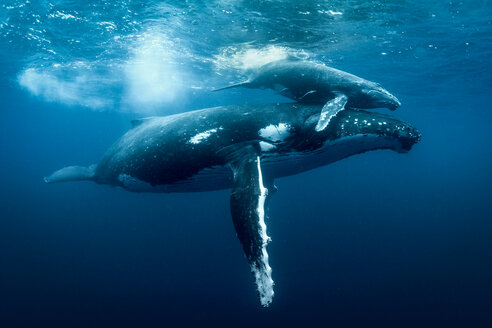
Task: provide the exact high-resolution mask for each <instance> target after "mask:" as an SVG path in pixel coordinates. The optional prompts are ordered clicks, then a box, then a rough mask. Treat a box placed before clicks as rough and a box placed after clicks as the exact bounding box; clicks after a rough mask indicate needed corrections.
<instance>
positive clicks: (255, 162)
mask: <svg viewBox="0 0 492 328" xmlns="http://www.w3.org/2000/svg"><path fill="white" fill-rule="evenodd" d="M246 147H247V148H248V149H242V150H241V152H240V153H241V156H235V158H234V159H233V160H232V161H231V162H229V165H230V167H231V168H232V171H233V174H234V186H233V189H232V194H231V214H232V220H233V222H234V227H235V228H236V233H237V236H238V238H239V241H240V242H241V245H242V246H243V250H244V253H245V255H246V258H247V260H248V263H249V266H250V268H251V271H252V273H253V275H254V277H255V282H256V286H257V289H258V294H259V297H260V302H261V304H262V305H263V306H268V305H270V303H271V302H272V298H273V294H274V293H273V280H272V276H271V271H272V270H271V268H270V265H269V264H268V253H267V251H266V246H267V244H268V242H269V241H270V238H269V237H268V236H267V234H266V225H265V202H266V201H267V198H268V189H266V188H265V186H264V185H263V176H262V172H261V163H260V157H259V155H258V152H257V151H256V150H255V148H254V147H253V146H251V145H248V146H246Z"/></svg>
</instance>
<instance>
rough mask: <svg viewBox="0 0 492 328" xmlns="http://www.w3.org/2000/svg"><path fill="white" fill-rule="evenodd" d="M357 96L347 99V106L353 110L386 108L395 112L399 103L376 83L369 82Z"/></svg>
mask: <svg viewBox="0 0 492 328" xmlns="http://www.w3.org/2000/svg"><path fill="white" fill-rule="evenodd" d="M357 93H358V94H357V95H354V96H353V97H352V98H351V99H350V98H349V104H348V105H349V106H350V107H353V108H388V109H390V110H396V109H397V108H398V107H400V106H401V102H400V101H399V100H398V98H396V97H395V96H393V95H392V94H391V93H389V92H388V90H386V89H385V88H383V87H382V86H381V85H379V84H378V83H374V82H369V81H367V84H366V85H365V86H364V87H363V88H361V89H360V90H358V92H357Z"/></svg>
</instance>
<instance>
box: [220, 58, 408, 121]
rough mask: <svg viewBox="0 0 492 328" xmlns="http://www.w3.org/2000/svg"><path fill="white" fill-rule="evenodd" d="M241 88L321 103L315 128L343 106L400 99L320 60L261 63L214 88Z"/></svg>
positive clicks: (395, 103) (392, 103) (391, 105)
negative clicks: (242, 77) (235, 80)
mask: <svg viewBox="0 0 492 328" xmlns="http://www.w3.org/2000/svg"><path fill="white" fill-rule="evenodd" d="M237 87H245V88H261V89H265V88H270V89H274V90H276V91H277V92H278V93H280V94H281V95H283V96H285V97H287V98H290V99H293V100H295V101H297V102H299V103H305V104H321V105H324V107H323V108H322V113H323V115H321V117H320V121H319V123H318V125H317V127H316V129H317V130H322V129H324V128H325V127H326V126H327V125H328V124H329V122H330V120H331V119H332V118H333V117H334V116H335V115H336V114H337V113H338V112H339V111H341V110H342V109H344V108H359V109H369V108H381V107H384V108H388V109H390V110H395V109H397V108H398V107H399V106H400V105H401V103H400V101H399V100H398V99H397V98H396V97H395V96H393V95H392V94H391V93H389V92H388V91H387V90H386V89H384V88H383V87H382V86H381V85H379V84H378V83H375V82H372V81H368V80H365V79H363V78H360V77H358V76H355V75H353V74H350V73H347V72H344V71H341V70H338V69H335V68H332V67H328V66H326V65H324V64H322V63H318V62H314V61H305V60H294V59H283V60H278V61H274V62H271V63H268V64H265V65H263V66H261V67H260V68H259V69H258V70H257V71H256V72H254V73H253V75H252V76H251V78H250V79H249V80H247V81H245V82H241V83H238V84H234V85H231V86H227V87H224V88H220V89H216V90H214V91H219V90H224V89H230V88H237Z"/></svg>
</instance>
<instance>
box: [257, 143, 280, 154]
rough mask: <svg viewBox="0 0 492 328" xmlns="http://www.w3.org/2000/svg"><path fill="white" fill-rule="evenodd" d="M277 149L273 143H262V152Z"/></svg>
mask: <svg viewBox="0 0 492 328" xmlns="http://www.w3.org/2000/svg"><path fill="white" fill-rule="evenodd" d="M275 148H277V147H276V146H275V145H272V144H271V143H268V142H265V141H260V149H261V151H265V152H268V151H270V150H273V149H275Z"/></svg>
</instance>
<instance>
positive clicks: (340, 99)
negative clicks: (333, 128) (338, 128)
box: [315, 94, 348, 132]
mask: <svg viewBox="0 0 492 328" xmlns="http://www.w3.org/2000/svg"><path fill="white" fill-rule="evenodd" d="M347 99H348V98H347V96H346V95H344V94H342V95H339V96H337V97H335V98H333V99H332V100H330V101H328V102H327V103H326V104H325V105H324V106H323V108H322V109H321V114H320V116H319V120H318V124H316V128H315V129H316V131H317V132H320V131H323V130H324V129H325V128H326V127H327V126H328V124H330V121H331V119H332V118H333V117H335V116H336V115H337V114H338V113H339V112H340V111H341V110H343V109H344V108H345V104H347Z"/></svg>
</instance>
